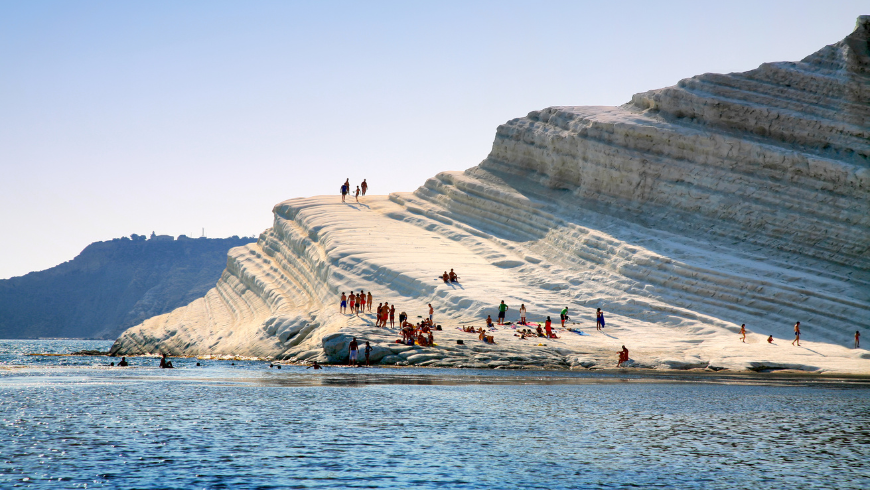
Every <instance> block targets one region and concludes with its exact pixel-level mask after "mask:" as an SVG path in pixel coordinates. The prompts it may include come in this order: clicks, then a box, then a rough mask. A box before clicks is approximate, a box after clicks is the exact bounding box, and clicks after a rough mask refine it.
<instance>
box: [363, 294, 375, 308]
mask: <svg viewBox="0 0 870 490" xmlns="http://www.w3.org/2000/svg"><path fill="white" fill-rule="evenodd" d="M360 292H362V291H360ZM368 300H369V313H371V312H372V302H373V301H374V300H375V298H374V296H372V292H371V291H369V292H368Z"/></svg>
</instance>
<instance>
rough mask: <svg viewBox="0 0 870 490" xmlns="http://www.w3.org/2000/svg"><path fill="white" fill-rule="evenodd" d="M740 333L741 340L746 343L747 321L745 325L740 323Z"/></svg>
mask: <svg viewBox="0 0 870 490" xmlns="http://www.w3.org/2000/svg"><path fill="white" fill-rule="evenodd" d="M740 335H741V337H740V340H742V341H743V343H744V344H745V343H746V324H745V323H744V324H743V325H740Z"/></svg>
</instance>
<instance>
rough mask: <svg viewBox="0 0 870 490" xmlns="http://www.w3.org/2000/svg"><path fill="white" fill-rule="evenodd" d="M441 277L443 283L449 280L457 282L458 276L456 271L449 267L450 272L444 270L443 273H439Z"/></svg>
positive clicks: (449, 281)
mask: <svg viewBox="0 0 870 490" xmlns="http://www.w3.org/2000/svg"><path fill="white" fill-rule="evenodd" d="M441 279H443V280H444V283H445V284H448V283H451V282H459V276H457V275H456V273H455V272H453V269H450V272H447V271H444V274H441Z"/></svg>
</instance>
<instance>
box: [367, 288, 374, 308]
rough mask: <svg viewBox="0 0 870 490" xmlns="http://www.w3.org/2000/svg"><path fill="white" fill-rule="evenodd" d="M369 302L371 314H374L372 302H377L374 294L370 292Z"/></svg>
mask: <svg viewBox="0 0 870 490" xmlns="http://www.w3.org/2000/svg"><path fill="white" fill-rule="evenodd" d="M368 300H369V313H371V312H372V302H373V301H374V300H375V298H374V296H372V292H371V291H369V292H368Z"/></svg>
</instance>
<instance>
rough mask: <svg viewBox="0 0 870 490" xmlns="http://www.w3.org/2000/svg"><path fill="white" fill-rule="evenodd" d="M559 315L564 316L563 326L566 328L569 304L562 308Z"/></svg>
mask: <svg viewBox="0 0 870 490" xmlns="http://www.w3.org/2000/svg"><path fill="white" fill-rule="evenodd" d="M559 316H560V317H562V328H565V320H567V319H568V307H567V306H566V307H565V309H564V310H562V312H561V313H559Z"/></svg>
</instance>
